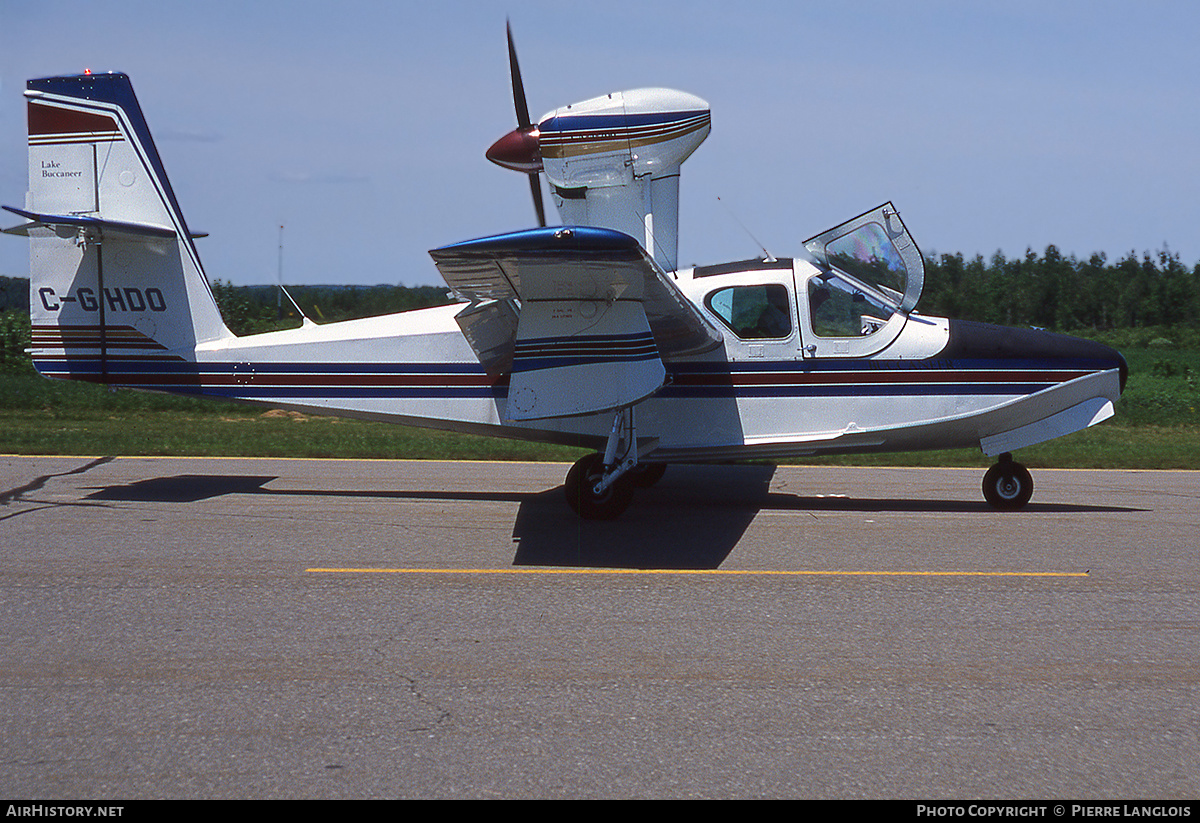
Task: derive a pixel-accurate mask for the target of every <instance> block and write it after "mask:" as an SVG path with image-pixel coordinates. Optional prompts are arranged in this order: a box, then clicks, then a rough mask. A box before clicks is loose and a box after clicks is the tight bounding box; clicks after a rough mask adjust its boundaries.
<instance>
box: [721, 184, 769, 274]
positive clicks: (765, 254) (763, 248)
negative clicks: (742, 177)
mask: <svg viewBox="0 0 1200 823" xmlns="http://www.w3.org/2000/svg"><path fill="white" fill-rule="evenodd" d="M717 202H718V203H720V204H721V205H722V206H724V207H725V209H726V211H728V212H729V216H730V217H732V218H733V222H735V223H737V224H738V225H739V226H741V227H742V231H744V232H745V233H746V236H747V237H749V238H750V239H751V240H753V241H754V245H756V246H758V248H759V249H760V250H761V251H762V253H763V260H764V261H766V262H768V263H774V262H775V256H774V255H773V254H771V253H770V252H769V251H767V247H766V246H764V245H763V244H762V243H760V242H759V240H758V238H757V237H755V236H754V234H753V232H751V231H750V229H748V228H746V224H745V223H743V222H742V221H741V220H739V219H738V216H737V215H736V214H734V213H733V209H731V208H729V204H728V203H726V202H725V201H723V200H722V199H721V198H720V197H719V196H718V197H717Z"/></svg>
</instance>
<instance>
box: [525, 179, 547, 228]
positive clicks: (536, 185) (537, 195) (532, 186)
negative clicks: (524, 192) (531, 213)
mask: <svg viewBox="0 0 1200 823" xmlns="http://www.w3.org/2000/svg"><path fill="white" fill-rule="evenodd" d="M529 190H530V191H531V192H532V193H533V208H534V210H535V211H536V212H537V219H538V225H539V226H541V227H542V228H545V227H546V209H545V207H544V206H543V205H542V179H541V177H540V176H539V175H538V173H537V172H536V171H534V172H530V173H529Z"/></svg>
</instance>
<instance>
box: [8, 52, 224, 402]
mask: <svg viewBox="0 0 1200 823" xmlns="http://www.w3.org/2000/svg"><path fill="white" fill-rule="evenodd" d="M25 95H26V98H27V103H28V115H29V193H28V194H27V195H26V201H25V207H24V208H13V207H9V206H5V208H6V209H7V210H8V211H10V212H12V213H14V214H16V215H19V216H21V217H23V218H25V219H26V220H27V221H29V222H27V223H25V224H23V225H20V226H16V227H14V228H11V229H6V230H5V231H6V233H9V234H20V235H26V236H28V237H29V239H30V262H29V277H30V283H29V295H30V319H31V321H32V326H33V334H32V344H33V345H32V352H33V359H34V364H35V365H36V366H37V367H38V370H39V371H41V372H42V373H43V374H46V375H47V376H52V377H66V378H75V379H83V380H94V381H99V382H106V383H108V382H112V383H121V382H125V381H123V380H122V379H121V378H120V375H121V373H122V371H123V369H124V368H125V366H127V365H128V364H130V363H132V362H138V363H141V364H142V365H141V366H140V367H139V368H142V369H144V368H145V361H147V360H153V359H163V358H168V359H172V360H192V359H194V352H195V347H196V345H197V344H199V343H205V342H209V341H212V340H217V339H221V338H224V337H230V336H232V333H231V332H230V331H229V330H228V329H227V328H226V326H225V324H224V322H223V321H222V320H221V315H220V312H219V311H218V309H217V305H216V301H215V300H214V299H213V295H212V291H211V290H210V288H209V285H208V281H207V279H206V278H205V276H204V270H203V268H202V267H201V264H200V257H199V254H198V253H197V251H196V247H195V243H194V242H193V236H192V235H191V234H190V232H189V231H188V228H187V224H186V223H185V222H184V219H183V213H182V211H181V210H180V208H179V204H178V202H177V201H176V199H175V194H174V192H173V191H172V189H171V184H170V182H169V181H168V180H167V175H166V171H165V169H164V168H163V164H162V160H161V158H160V157H159V155H158V150H157V149H156V147H155V145H154V140H153V138H152V137H151V136H150V130H149V128H148V127H147V125H146V120H145V118H144V117H143V116H142V111H141V108H140V106H139V105H138V102H137V98H136V97H135V96H134V93H133V86H132V85H131V83H130V82H129V78H128V77H127V76H126V75H124V74H96V75H92V74H85V75H79V76H74V77H49V78H44V79H40V80H30V81H29V83H28V86H27V90H26V92H25Z"/></svg>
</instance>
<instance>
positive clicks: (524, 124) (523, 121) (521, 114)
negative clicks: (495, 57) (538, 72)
mask: <svg viewBox="0 0 1200 823" xmlns="http://www.w3.org/2000/svg"><path fill="white" fill-rule="evenodd" d="M505 27H506V28H507V29H508V71H509V74H511V75H512V87H513V104H514V105H515V106H516V109H517V127H518V128H520V129H527V128H529V127H530V126H532V125H533V123H532V122H531V121H530V120H529V104H528V103H526V102H525V84H524V83H522V82H521V66H520V65H519V64H518V63H517V47H516V45H514V44H513V34H512V23H511V22H510V21H506V22H505Z"/></svg>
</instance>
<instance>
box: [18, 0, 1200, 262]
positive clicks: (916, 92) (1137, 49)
mask: <svg viewBox="0 0 1200 823" xmlns="http://www.w3.org/2000/svg"><path fill="white" fill-rule="evenodd" d="M506 17H508V18H510V19H511V21H512V25H513V29H514V33H515V35H516V38H517V46H518V50H519V53H520V57H521V65H522V70H523V74H524V79H525V86H526V91H527V93H528V97H529V107H530V109H531V113H532V114H533V116H534V117H538V116H539V115H541V114H542V113H543V112H546V111H548V110H550V109H552V108H554V107H556V106H558V105H561V104H566V103H570V102H575V101H580V100H584V99H586V98H588V97H592V96H595V95H597V94H601V93H604V92H608V91H615V90H618V89H627V88H636V87H639V86H668V87H673V88H678V89H682V90H684V91H689V92H692V93H693V94H697V95H699V96H700V97H702V98H704V99H705V100H707V101H708V102H709V104H710V105H711V107H712V111H713V131H712V135H711V136H710V137H709V139H708V141H707V142H706V143H705V144H704V145H703V146H701V147H700V149H699V150H698V151H697V152H696V154H695V155H693V157H692V158H691V159H690V160H689V161H688V162H687V164H686V165H685V166H684V168H683V179H682V186H681V199H682V203H683V205H682V208H681V214H680V242H679V251H680V262H681V264H683V265H686V264H690V263H715V262H720V261H723V260H731V259H741V258H746V257H751V256H753V255H754V254H755V253H756V252H757V247H756V245H755V244H754V242H753V241H752V240H751V239H750V238H749V237H748V236H747V233H746V231H745V229H743V228H742V226H741V225H739V223H740V224H744V225H745V226H746V227H747V228H748V229H749V230H750V231H751V232H752V233H753V234H754V236H755V237H757V238H758V239H759V240H760V241H762V243H763V244H764V245H765V246H766V247H767V248H768V249H769V250H770V251H771V253H773V254H775V255H778V256H787V255H794V254H795V255H798V254H800V253H801V251H802V241H803V240H804V239H805V238H807V237H809V236H811V235H813V234H816V233H818V232H820V231H822V230H824V229H826V228H829V227H830V226H832V225H834V224H836V223H838V222H841V221H842V220H844V219H847V218H849V217H852V216H854V215H856V214H858V213H860V212H863V211H866V210H868V209H870V208H873V207H874V206H877V205H879V204H880V203H882V202H884V201H887V200H891V201H893V202H894V203H895V204H896V206H897V207H898V208H899V209H900V211H901V213H902V214H903V216H904V219H905V222H906V223H907V225H908V227H909V229H910V231H911V232H912V234H913V235H914V237H915V238H916V240H917V243H918V244H919V245H920V246H921V248H922V250H923V251H925V252H926V253H930V252H936V253H943V252H962V253H964V254H965V255H967V256H973V255H975V254H977V253H978V254H983V255H984V256H985V257H986V256H990V255H991V254H992V253H993V252H995V251H997V250H1000V251H1002V252H1003V253H1004V254H1006V255H1007V256H1010V257H1012V256H1018V255H1022V254H1023V253H1024V252H1025V250H1026V248H1029V247H1032V248H1033V249H1034V250H1035V251H1038V252H1041V251H1043V250H1044V249H1045V247H1046V246H1047V245H1048V244H1051V243H1053V244H1056V245H1057V246H1058V247H1059V248H1060V249H1061V250H1062V251H1063V253H1065V254H1074V255H1076V256H1079V257H1087V256H1089V255H1090V254H1091V253H1093V252H1097V251H1099V252H1104V253H1106V254H1107V255H1108V256H1109V258H1110V259H1116V258H1119V257H1121V256H1123V255H1124V254H1126V253H1128V252H1130V251H1136V252H1138V253H1140V252H1142V251H1147V250H1149V251H1157V250H1159V249H1161V248H1162V247H1163V246H1164V244H1165V245H1167V246H1169V247H1170V248H1171V249H1172V250H1174V251H1177V252H1178V253H1179V254H1180V255H1181V256H1182V258H1183V261H1184V262H1185V263H1186V264H1187V265H1189V266H1190V265H1192V264H1194V263H1195V262H1197V261H1198V260H1200V233H1198V232H1197V225H1196V218H1197V208H1196V205H1195V202H1196V201H1195V194H1196V189H1197V183H1200V159H1198V152H1197V144H1198V140H1197V135H1200V50H1197V49H1196V48H1195V38H1196V36H1197V34H1200V4H1195V3H1191V2H1173V1H1172V2H1167V1H1166V0H1140V2H1104V0H1092V1H1091V2H1077V1H1076V0H1060V1H1059V2H1054V1H1053V0H1040V2H1025V0H1005V2H1003V3H996V2H987V3H984V2H969V1H966V0H959V2H932V1H928V2H926V1H923V0H913V1H912V2H907V3H896V2H876V1H875V0H859V1H858V2H854V3H846V2H843V3H831V2H829V0H823V1H822V2H804V1H803V0H799V1H798V0H792V2H754V0H744V2H738V3H732V2H706V0H690V1H689V2H674V1H672V2H654V0H641V1H640V2H627V1H626V0H609V2H603V3H572V2H563V0H558V1H557V2H539V1H537V0H514V2H510V3H490V2H454V0H449V1H448V2H442V3H428V2H416V3H409V2H370V1H369V0H339V2H338V3H336V4H335V3H330V2H322V3H306V2H286V3H285V2H253V0H250V1H249V2H241V3H234V2H223V0H206V2H204V3H177V2H170V1H169V0H166V1H164V0H158V2H134V1H133V0H107V2H103V3H95V2H68V0H41V1H40V2H38V3H30V2H28V0H0V203H4V204H7V205H16V206H21V205H23V203H24V192H25V189H26V187H27V155H26V147H25V113H24V112H25V108H24V104H23V100H22V90H23V89H24V82H25V80H26V79H27V78H29V77H41V76H47V75H52V74H74V73H78V72H80V71H82V70H83V69H85V68H89V69H91V70H93V71H97V72H99V71H110V70H115V71H124V72H127V73H128V74H129V75H130V76H131V78H132V80H133V84H134V88H135V89H136V90H137V92H138V96H139V99H140V101H141V104H142V108H143V110H144V111H145V113H146V117H147V119H148V121H149V123H150V127H151V130H152V131H153V132H154V134H155V137H156V140H157V142H158V146H159V151H160V152H161V154H162V155H163V159H164V162H165V163H166V166H167V169H168V172H169V173H170V176H171V181H172V184H173V185H174V187H175V191H176V194H177V195H178V196H179V199H180V201H181V203H182V206H183V209H184V211H185V213H186V216H187V219H188V222H189V224H190V225H191V226H192V227H193V228H194V229H197V230H203V231H208V232H209V233H210V235H211V236H210V237H208V238H206V239H204V240H202V241H200V252H201V255H202V257H203V260H204V263H205V267H206V270H207V274H208V276H209V277H210V278H214V279H215V278H220V279H223V280H231V281H233V282H235V283H273V282H275V279H276V270H277V253H278V250H277V247H278V240H279V225H280V224H281V223H282V224H284V225H285V226H286V229H285V231H284V280H285V281H286V282H288V283H304V284H316V283H363V284H374V283H401V284H405V285H414V284H428V283H440V282H441V281H440V279H439V277H438V274H437V270H436V269H435V268H434V267H433V264H432V262H431V261H430V259H429V257H428V255H427V254H426V251H427V250H428V249H430V248H434V247H436V246H440V245H443V244H446V243H450V242H454V241H457V240H463V239H468V238H471V237H478V236H483V235H487V234H491V233H495V232H502V231H508V230H514V229H520V228H526V227H528V226H530V225H532V223H533V220H534V218H533V209H532V206H531V205H530V202H529V194H528V186H527V184H526V183H525V181H524V179H523V178H522V176H521V175H518V174H516V173H513V172H509V171H506V170H504V169H501V168H499V167H496V166H493V165H492V164H490V163H489V162H487V161H486V160H485V159H484V156H483V152H484V150H485V149H486V148H487V147H488V146H489V145H490V144H491V143H492V141H493V140H495V139H496V138H497V137H499V136H501V135H502V134H504V133H505V132H507V131H508V130H510V129H511V128H512V127H513V126H514V125H515V116H514V114H513V107H512V100H511V88H510V85H509V77H508V66H507V55H506V47H505V40H504V22H505V18H506ZM718 197H719V198H720V201H718V199H717V198H718ZM556 219H557V218H556V215H554V214H553V209H552V208H551V222H555V221H556ZM16 222H18V220H17V219H16V218H12V219H8V218H6V217H0V224H3V225H6V226H7V225H12V224H14V223H16ZM27 272H28V251H27V244H26V243H25V241H23V240H22V239H18V238H12V237H7V236H4V237H0V273H3V274H10V275H24V274H26V273H27Z"/></svg>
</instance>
